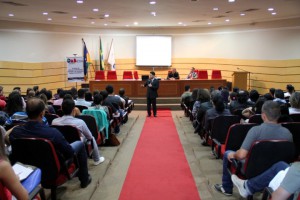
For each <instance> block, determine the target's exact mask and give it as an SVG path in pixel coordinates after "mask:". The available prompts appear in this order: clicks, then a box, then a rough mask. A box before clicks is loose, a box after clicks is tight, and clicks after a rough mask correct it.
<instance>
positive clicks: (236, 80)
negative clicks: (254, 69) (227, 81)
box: [232, 72, 249, 90]
mask: <svg viewBox="0 0 300 200" xmlns="http://www.w3.org/2000/svg"><path fill="white" fill-rule="evenodd" d="M248 73H249V72H233V74H232V86H233V87H238V88H239V89H241V90H247V80H248Z"/></svg>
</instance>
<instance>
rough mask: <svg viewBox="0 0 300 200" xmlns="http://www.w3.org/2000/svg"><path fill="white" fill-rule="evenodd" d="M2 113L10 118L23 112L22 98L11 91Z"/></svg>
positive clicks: (17, 93)
mask: <svg viewBox="0 0 300 200" xmlns="http://www.w3.org/2000/svg"><path fill="white" fill-rule="evenodd" d="M4 111H5V112H6V113H7V114H8V115H9V116H12V115H13V114H15V113H16V112H24V111H25V110H24V107H23V101H22V96H21V94H20V93H19V92H17V91H12V92H11V93H10V94H9V95H8V98H7V103H6V107H5V109H4Z"/></svg>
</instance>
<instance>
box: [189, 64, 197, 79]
mask: <svg viewBox="0 0 300 200" xmlns="http://www.w3.org/2000/svg"><path fill="white" fill-rule="evenodd" d="M197 78H198V73H197V72H195V68H194V67H192V68H191V71H190V73H189V74H188V75H187V77H186V79H197Z"/></svg>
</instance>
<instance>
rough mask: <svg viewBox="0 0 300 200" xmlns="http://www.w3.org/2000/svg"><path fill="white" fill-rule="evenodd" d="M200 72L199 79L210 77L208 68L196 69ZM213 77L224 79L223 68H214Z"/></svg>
mask: <svg viewBox="0 0 300 200" xmlns="http://www.w3.org/2000/svg"><path fill="white" fill-rule="evenodd" d="M195 72H197V74H198V79H208V73H207V70H195ZM211 79H222V73H221V70H212V72H211Z"/></svg>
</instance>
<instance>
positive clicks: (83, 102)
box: [75, 88, 92, 107]
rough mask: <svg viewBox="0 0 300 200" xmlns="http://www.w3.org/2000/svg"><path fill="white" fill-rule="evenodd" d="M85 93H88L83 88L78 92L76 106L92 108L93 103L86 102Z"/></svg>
mask: <svg viewBox="0 0 300 200" xmlns="http://www.w3.org/2000/svg"><path fill="white" fill-rule="evenodd" d="M85 93H86V90H85V89H83V88H81V89H79V90H78V97H77V99H76V101H75V105H76V106H86V107H90V106H91V105H92V103H91V102H88V101H86V100H85Z"/></svg>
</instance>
